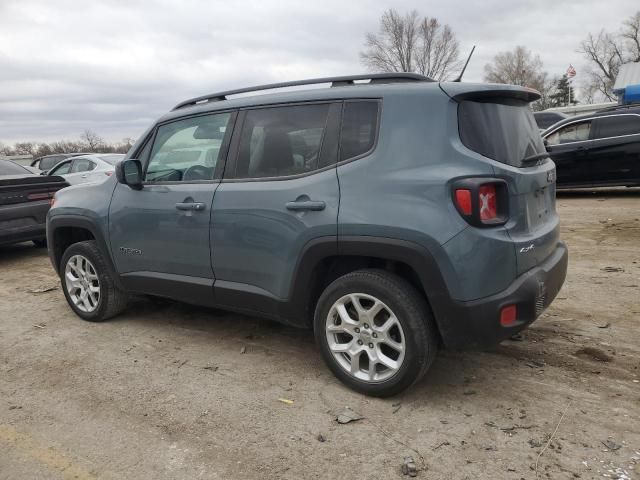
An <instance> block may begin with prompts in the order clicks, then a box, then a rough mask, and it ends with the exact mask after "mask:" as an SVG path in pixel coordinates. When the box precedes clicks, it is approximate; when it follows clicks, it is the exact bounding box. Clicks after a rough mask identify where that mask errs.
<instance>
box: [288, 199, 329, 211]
mask: <svg viewBox="0 0 640 480" xmlns="http://www.w3.org/2000/svg"><path fill="white" fill-rule="evenodd" d="M326 206H327V205H326V203H324V202H322V201H313V200H301V201H295V202H287V204H286V207H287V210H293V211H294V212H299V211H303V210H311V211H314V212H318V211H320V210H324V209H325V207H326Z"/></svg>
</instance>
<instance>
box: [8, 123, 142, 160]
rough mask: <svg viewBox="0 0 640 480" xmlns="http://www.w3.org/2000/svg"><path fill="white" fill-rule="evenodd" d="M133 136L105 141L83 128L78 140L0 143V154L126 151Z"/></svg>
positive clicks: (39, 154) (34, 156) (34, 155)
mask: <svg viewBox="0 0 640 480" xmlns="http://www.w3.org/2000/svg"><path fill="white" fill-rule="evenodd" d="M134 141H135V140H134V139H133V138H123V139H122V140H121V141H120V142H107V141H105V140H104V139H103V138H102V137H101V136H100V135H98V134H97V133H95V132H94V131H92V130H85V131H84V132H82V135H80V138H79V139H78V140H59V141H56V142H50V143H45V142H18V143H15V144H13V145H11V146H9V145H3V144H2V143H0V155H6V156H12V155H31V156H32V157H33V158H38V157H43V156H45V155H52V154H55V153H75V152H87V153H127V152H128V151H129V149H130V148H131V147H132V146H133V144H134Z"/></svg>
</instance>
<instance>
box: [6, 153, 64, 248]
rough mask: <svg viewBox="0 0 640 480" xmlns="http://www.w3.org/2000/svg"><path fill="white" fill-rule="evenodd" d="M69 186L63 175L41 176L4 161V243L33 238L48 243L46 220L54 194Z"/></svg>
mask: <svg viewBox="0 0 640 480" xmlns="http://www.w3.org/2000/svg"><path fill="white" fill-rule="evenodd" d="M66 186H68V184H67V183H66V182H65V181H64V179H62V178H60V177H41V176H40V175H36V174H33V173H31V172H30V171H29V170H27V169H26V168H25V167H22V166H21V165H17V164H15V163H13V162H9V161H6V160H0V245H7V244H11V243H19V242H25V241H27V240H32V241H33V243H34V244H35V245H36V246H39V247H44V246H46V238H45V232H46V231H45V219H46V214H47V211H48V210H49V202H50V200H51V198H52V197H53V194H54V193H55V192H56V191H58V190H59V189H61V188H64V187H66Z"/></svg>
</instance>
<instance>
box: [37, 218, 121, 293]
mask: <svg viewBox="0 0 640 480" xmlns="http://www.w3.org/2000/svg"><path fill="white" fill-rule="evenodd" d="M85 240H94V241H95V242H96V244H97V247H98V249H99V250H100V252H101V253H102V255H103V256H104V258H105V261H106V263H107V266H108V268H109V269H110V273H111V274H112V278H113V279H114V282H115V283H116V285H117V286H118V287H119V288H122V285H121V282H120V277H119V275H117V273H116V269H115V267H114V264H113V259H112V258H111V254H110V250H109V247H108V245H107V242H106V240H105V238H104V235H103V234H102V232H101V230H100V228H99V227H98V226H97V225H95V223H94V222H92V221H91V220H90V219H87V218H85V217H79V216H75V215H63V216H55V217H52V218H50V219H49V221H48V222H47V242H48V251H49V258H50V260H51V264H52V265H53V268H54V269H55V271H56V272H57V273H58V274H60V261H61V260H62V256H63V255H64V252H65V250H66V249H67V248H69V246H71V245H73V244H74V243H78V242H82V241H85Z"/></svg>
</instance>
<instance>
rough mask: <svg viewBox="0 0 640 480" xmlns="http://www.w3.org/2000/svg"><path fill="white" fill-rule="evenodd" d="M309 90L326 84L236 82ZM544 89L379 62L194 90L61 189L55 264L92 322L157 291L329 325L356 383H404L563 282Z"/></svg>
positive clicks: (321, 339)
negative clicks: (113, 160) (381, 69)
mask: <svg viewBox="0 0 640 480" xmlns="http://www.w3.org/2000/svg"><path fill="white" fill-rule="evenodd" d="M310 84H329V85H330V88H315V89H307V90H305V91H302V90H299V89H298V90H297V91H288V92H282V91H281V92H278V93H274V94H263V95H253V96H246V95H244V96H238V95H237V94H246V93H249V92H253V91H259V90H269V89H273V88H280V87H288V86H298V85H310ZM230 97H233V98H230ZM538 98H539V95H538V93H537V92H535V91H534V90H530V89H527V88H522V87H516V86H509V85H488V84H470V83H438V82H434V81H432V80H430V79H428V78H425V77H421V76H418V75H413V74H381V75H368V76H366V77H364V76H358V77H355V76H353V77H337V78H324V79H316V80H307V81H303V82H290V83H285V84H274V85H265V86H260V87H255V88H251V89H240V90H233V91H229V92H221V93H216V94H213V95H208V96H205V97H199V98H195V99H192V100H188V101H186V102H183V103H181V104H179V105H177V106H176V107H175V108H174V109H173V110H172V111H171V112H169V113H168V114H166V115H165V116H164V117H162V118H161V119H160V120H159V121H158V122H157V123H155V124H154V125H153V126H152V127H151V128H149V130H148V131H147V132H146V133H145V134H144V135H142V136H141V137H140V139H139V141H138V142H137V143H136V145H135V146H134V147H133V148H132V149H131V151H130V152H129V153H128V155H127V157H125V159H124V160H123V161H122V162H121V163H119V164H118V166H117V168H116V175H115V176H113V177H112V178H110V179H109V180H107V181H106V182H104V183H102V184H99V185H91V186H88V185H78V186H72V187H70V188H66V189H64V190H62V191H60V192H58V194H57V195H56V198H55V202H54V206H53V208H52V209H51V211H50V212H49V215H48V223H47V237H48V240H49V254H50V257H51V261H52V263H53V266H54V268H55V269H56V270H57V271H58V273H59V274H60V277H61V279H62V284H63V291H64V294H65V296H66V298H67V301H68V303H69V305H70V306H71V308H72V309H73V311H74V312H75V313H76V314H77V315H78V316H80V317H81V318H83V319H85V320H90V321H102V320H106V319H107V318H109V317H112V316H113V315H116V314H117V313H119V312H121V311H122V310H123V309H124V308H125V305H126V299H127V295H128V294H147V295H157V296H163V297H169V298H173V299H177V300H181V301H184V302H189V303H193V304H198V305H204V306H212V307H217V308H223V309H229V310H234V311H238V312H243V313H248V314H251V315H259V316H264V317H270V318H273V319H277V320H279V321H282V322H286V323H288V324H290V325H295V326H300V327H313V329H314V332H315V337H316V340H317V343H318V346H319V348H320V351H321V353H322V356H323V357H324V360H325V361H326V363H327V365H328V366H329V368H330V369H331V370H332V371H333V373H334V374H335V375H336V376H337V377H338V378H339V379H340V380H342V381H343V382H344V383H346V384H347V385H349V386H350V387H352V388H354V389H355V390H358V391H360V392H363V393H366V394H369V395H376V396H388V395H393V394H396V393H398V392H400V391H402V390H404V389H406V388H407V387H409V386H410V385H412V384H413V383H415V382H416V381H417V380H418V379H420V378H421V377H422V376H423V375H424V373H425V372H426V371H427V369H428V368H429V366H430V365H431V363H432V362H433V360H434V357H435V355H436V352H437V349H438V348H439V347H447V348H468V347H474V348H478V347H484V346H487V345H492V344H496V343H498V342H500V341H501V340H503V339H505V338H507V337H509V336H511V335H513V334H515V333H516V332H518V331H520V330H522V329H523V328H525V327H526V326H527V325H528V324H530V323H531V322H533V321H534V320H535V319H536V317H538V316H539V315H540V313H541V312H542V311H543V309H544V308H545V307H547V306H548V305H549V303H550V302H551V301H552V300H553V298H554V297H555V296H556V294H557V293H558V291H559V289H560V287H561V286H562V283H563V282H564V278H565V274H566V269H567V249H566V247H565V245H564V244H563V243H562V242H561V241H560V240H559V227H558V216H557V214H556V211H555V166H554V164H553V162H552V161H551V160H550V159H549V158H548V156H547V154H546V152H545V147H544V145H543V143H542V139H541V137H540V134H539V133H538V128H537V126H536V124H535V121H534V119H533V116H532V113H531V111H530V109H529V102H531V101H534V100H536V99H538Z"/></svg>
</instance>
